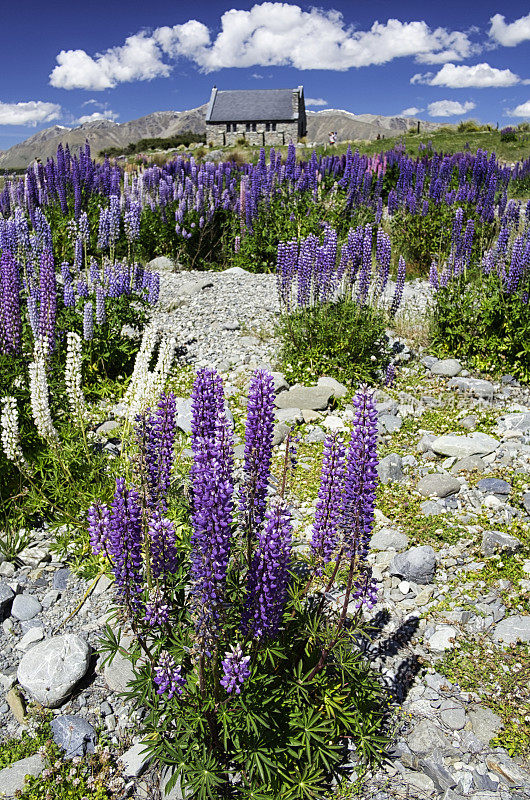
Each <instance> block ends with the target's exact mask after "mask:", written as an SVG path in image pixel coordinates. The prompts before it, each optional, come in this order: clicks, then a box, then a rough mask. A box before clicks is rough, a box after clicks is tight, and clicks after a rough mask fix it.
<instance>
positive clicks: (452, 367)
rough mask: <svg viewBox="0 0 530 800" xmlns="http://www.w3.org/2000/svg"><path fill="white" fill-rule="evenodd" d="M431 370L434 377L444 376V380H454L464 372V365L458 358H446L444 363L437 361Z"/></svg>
mask: <svg viewBox="0 0 530 800" xmlns="http://www.w3.org/2000/svg"><path fill="white" fill-rule="evenodd" d="M430 370H431V372H432V374H433V375H443V377H444V378H454V377H455V375H458V374H459V373H460V372H462V364H461V363H460V361H457V360H456V358H444V359H443V360H442V361H436V362H435V363H434V364H433V365H432V366H431V367H430Z"/></svg>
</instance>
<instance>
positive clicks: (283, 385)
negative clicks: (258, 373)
mask: <svg viewBox="0 0 530 800" xmlns="http://www.w3.org/2000/svg"><path fill="white" fill-rule="evenodd" d="M271 375H272V379H273V381H274V391H275V393H276V394H279V393H280V392H286V391H287V390H288V389H289V384H288V382H287V379H286V377H285V375H284V374H283V372H271Z"/></svg>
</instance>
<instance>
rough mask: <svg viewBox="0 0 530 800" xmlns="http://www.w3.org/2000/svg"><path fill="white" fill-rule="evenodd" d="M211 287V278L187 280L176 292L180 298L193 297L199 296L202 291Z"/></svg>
mask: <svg viewBox="0 0 530 800" xmlns="http://www.w3.org/2000/svg"><path fill="white" fill-rule="evenodd" d="M211 286H213V280H212V279H211V278H198V279H197V280H187V281H185V282H184V283H182V284H181V285H180V286H179V287H178V288H177V292H178V294H179V295H180V296H181V297H193V295H195V294H200V293H201V292H202V291H203V289H209V288H210V287H211Z"/></svg>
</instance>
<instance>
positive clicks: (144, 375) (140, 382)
mask: <svg viewBox="0 0 530 800" xmlns="http://www.w3.org/2000/svg"><path fill="white" fill-rule="evenodd" d="M157 340H158V331H157V329H156V327H155V326H154V325H150V326H149V327H148V328H146V329H145V331H144V335H143V337H142V343H141V345H140V349H139V351H138V353H137V355H136V360H135V362H134V370H133V374H132V376H131V381H130V383H129V386H128V388H127V391H126V392H125V396H124V398H123V401H124V403H125V404H126V405H127V406H129V413H128V415H127V416H128V418H129V419H134V417H135V416H136V414H137V413H138V411H139V410H140V408H141V406H142V398H143V397H144V396H145V395H146V394H148V393H149V387H148V384H150V383H151V380H152V379H151V377H150V375H151V373H150V372H149V364H150V362H151V358H152V356H153V350H154V348H155V345H156V343H157Z"/></svg>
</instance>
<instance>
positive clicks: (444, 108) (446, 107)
mask: <svg viewBox="0 0 530 800" xmlns="http://www.w3.org/2000/svg"><path fill="white" fill-rule="evenodd" d="M472 108H475V103H472V102H471V101H470V100H469V101H467V102H465V103H459V102H458V101H457V100H436V102H434V103H429V105H428V106H427V110H428V112H429V114H430V116H431V117H456V116H458V115H459V114H466V113H467V112H468V111H471V109H472Z"/></svg>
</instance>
